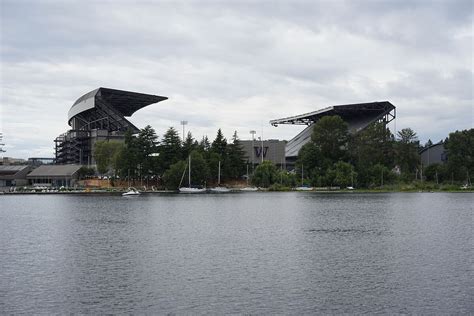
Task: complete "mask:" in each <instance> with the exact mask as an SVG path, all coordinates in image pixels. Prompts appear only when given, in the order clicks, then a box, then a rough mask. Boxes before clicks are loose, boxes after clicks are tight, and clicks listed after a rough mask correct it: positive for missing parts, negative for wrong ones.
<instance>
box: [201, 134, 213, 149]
mask: <svg viewBox="0 0 474 316" xmlns="http://www.w3.org/2000/svg"><path fill="white" fill-rule="evenodd" d="M199 149H200V150H201V151H202V152H209V151H210V150H211V143H210V142H209V138H207V135H206V136H203V137H202V139H201V141H200V142H199Z"/></svg>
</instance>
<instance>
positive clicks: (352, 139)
mask: <svg viewBox="0 0 474 316" xmlns="http://www.w3.org/2000/svg"><path fill="white" fill-rule="evenodd" d="M431 145H432V142H431V141H428V142H427V143H426V144H425V145H424V146H422V145H420V142H419V140H418V137H417V134H416V132H415V131H413V130H412V129H411V128H404V129H402V130H400V131H398V132H397V134H396V135H393V134H392V133H391V131H390V130H389V129H388V128H387V127H386V126H385V125H384V124H383V123H382V122H375V123H373V124H370V125H369V126H368V127H367V128H365V129H364V130H362V131H360V132H358V133H356V134H351V133H349V129H348V125H347V123H345V122H344V120H342V119H341V118H340V117H339V116H326V117H323V118H321V119H320V120H319V121H318V122H316V123H315V124H314V127H313V132H312V135H311V141H310V142H308V143H307V144H305V145H304V146H303V147H302V148H301V150H300V151H299V154H298V159H297V161H296V166H295V170H293V171H291V172H289V171H287V170H284V169H282V168H277V167H276V166H275V165H273V164H272V163H271V162H270V161H264V162H263V163H262V164H260V165H259V166H258V167H257V168H256V169H255V171H254V172H253V174H252V175H251V182H252V183H253V184H254V185H256V186H261V187H273V188H276V189H278V188H285V187H289V188H291V187H295V186H298V185H301V184H304V185H311V186H317V187H327V186H330V187H333V186H339V187H347V186H354V187H358V188H377V187H382V186H385V185H393V184H400V183H402V184H403V183H413V181H416V180H418V181H431V182H436V183H461V182H465V181H466V179H469V175H472V174H473V172H474V158H473V157H474V153H473V150H474V149H473V148H474V129H470V130H463V131H456V132H453V133H451V134H449V137H447V138H446V139H445V140H444V146H445V149H446V151H447V156H448V161H447V163H444V164H431V165H429V166H423V165H422V164H421V159H420V154H419V152H420V150H421V149H422V148H424V147H429V146H431ZM189 157H191V160H192V174H191V178H192V180H193V181H192V183H193V184H194V185H206V184H207V185H209V184H211V183H215V182H216V180H217V175H218V165H219V162H220V164H221V179H222V180H223V181H229V180H238V179H241V178H242V176H243V175H245V174H246V164H247V163H248V161H247V159H246V156H245V153H244V151H243V149H242V146H241V144H240V141H239V138H238V136H237V132H234V134H233V136H232V139H231V140H230V141H229V142H228V141H227V140H226V138H225V137H224V135H223V134H222V131H221V129H219V130H218V131H217V134H216V137H215V139H214V140H213V141H212V142H211V141H209V139H208V138H207V136H204V137H203V138H202V139H201V140H200V141H197V140H196V139H194V138H193V136H192V134H191V132H188V134H187V137H186V139H184V141H183V140H181V138H180V137H179V135H178V132H177V131H176V130H175V129H174V128H172V127H171V128H169V129H168V130H167V131H166V132H165V133H164V135H163V136H162V137H161V138H160V139H159V138H158V135H157V134H156V132H155V130H154V129H153V128H152V127H151V126H147V127H145V128H144V129H141V130H140V131H139V133H138V135H137V136H134V135H132V133H131V132H130V131H129V132H127V133H126V135H125V142H116V141H99V142H97V143H96V144H95V154H94V158H95V160H96V163H97V170H98V172H99V173H100V174H112V175H117V176H119V177H120V178H121V179H129V178H130V179H135V180H136V179H146V180H152V181H154V183H156V184H159V185H161V186H163V187H165V188H167V189H176V188H177V187H178V186H179V184H180V182H181V181H182V177H183V172H184V170H185V168H186V166H187V159H188V158H189ZM302 178H303V179H302ZM186 179H187V178H186Z"/></svg>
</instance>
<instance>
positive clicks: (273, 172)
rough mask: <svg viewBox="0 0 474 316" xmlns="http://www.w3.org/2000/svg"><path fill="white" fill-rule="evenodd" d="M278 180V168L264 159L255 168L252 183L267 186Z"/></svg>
mask: <svg viewBox="0 0 474 316" xmlns="http://www.w3.org/2000/svg"><path fill="white" fill-rule="evenodd" d="M277 181H278V170H277V168H276V167H275V165H273V164H272V163H271V162H270V161H268V160H265V161H264V162H262V163H261V164H260V165H258V167H257V168H256V169H255V172H254V175H253V177H252V183H253V184H254V185H256V186H259V187H263V188H268V187H269V186H271V185H272V184H274V183H276V182H277Z"/></svg>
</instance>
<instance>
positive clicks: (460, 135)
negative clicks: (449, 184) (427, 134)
mask: <svg viewBox="0 0 474 316" xmlns="http://www.w3.org/2000/svg"><path fill="white" fill-rule="evenodd" d="M444 146H445V148H446V151H447V154H448V169H449V173H451V174H452V176H453V177H454V179H455V180H458V181H466V180H467V179H468V178H471V177H472V176H473V174H474V128H471V129H469V130H462V131H456V132H454V133H450V134H449V138H448V139H447V140H446V142H445V145H444Z"/></svg>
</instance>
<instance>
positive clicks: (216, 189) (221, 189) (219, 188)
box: [211, 160, 230, 193]
mask: <svg viewBox="0 0 474 316" xmlns="http://www.w3.org/2000/svg"><path fill="white" fill-rule="evenodd" d="M211 192H215V193H227V192H230V189H229V188H226V187H222V186H221V161H220V160H219V171H218V174H217V187H214V188H211Z"/></svg>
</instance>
